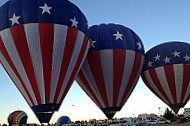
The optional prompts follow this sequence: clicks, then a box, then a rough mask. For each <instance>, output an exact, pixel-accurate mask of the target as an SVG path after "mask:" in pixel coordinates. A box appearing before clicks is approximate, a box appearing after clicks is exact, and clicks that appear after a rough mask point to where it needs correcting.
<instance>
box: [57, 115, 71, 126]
mask: <svg viewBox="0 0 190 126" xmlns="http://www.w3.org/2000/svg"><path fill="white" fill-rule="evenodd" d="M69 123H71V119H70V118H69V117H68V116H61V117H60V118H59V119H58V120H57V123H56V126H63V125H64V124H69Z"/></svg>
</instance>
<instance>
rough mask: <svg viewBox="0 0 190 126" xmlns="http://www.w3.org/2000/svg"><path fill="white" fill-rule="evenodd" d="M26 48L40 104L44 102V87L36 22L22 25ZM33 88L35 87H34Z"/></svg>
mask: <svg viewBox="0 0 190 126" xmlns="http://www.w3.org/2000/svg"><path fill="white" fill-rule="evenodd" d="M24 29H25V33H26V39H27V43H28V48H29V51H30V56H31V59H32V64H33V68H34V72H35V77H36V81H37V85H38V88H39V92H40V98H41V102H42V104H45V89H44V79H43V78H44V77H43V65H42V54H41V44H40V33H39V26H38V23H31V24H25V25H24ZM34 90H35V89H34Z"/></svg>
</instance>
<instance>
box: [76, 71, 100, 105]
mask: <svg viewBox="0 0 190 126" xmlns="http://www.w3.org/2000/svg"><path fill="white" fill-rule="evenodd" d="M81 72H82V71H81ZM76 80H77V83H78V84H79V85H80V87H81V88H82V89H83V90H84V91H85V93H86V94H87V95H88V96H89V97H90V98H91V100H92V101H93V102H94V103H95V104H96V105H97V106H98V102H97V101H96V100H95V98H94V97H93V95H92V92H90V91H89V90H88V88H87V87H86V86H85V85H84V82H83V81H82V80H81V79H80V77H78V76H77V77H76ZM98 107H99V108H100V107H101V106H98Z"/></svg>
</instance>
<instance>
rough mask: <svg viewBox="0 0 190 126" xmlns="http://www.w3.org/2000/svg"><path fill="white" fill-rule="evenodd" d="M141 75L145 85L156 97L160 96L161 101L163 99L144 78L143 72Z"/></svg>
mask: <svg viewBox="0 0 190 126" xmlns="http://www.w3.org/2000/svg"><path fill="white" fill-rule="evenodd" d="M141 77H142V79H143V81H144V83H145V85H146V86H147V87H148V88H149V89H150V90H151V91H152V92H153V93H154V94H155V95H156V96H157V97H158V98H160V99H161V100H162V101H164V99H162V97H160V96H159V95H158V94H157V93H156V91H155V90H154V89H153V88H152V87H151V86H150V83H149V82H148V80H147V79H146V76H145V72H144V73H142V74H141Z"/></svg>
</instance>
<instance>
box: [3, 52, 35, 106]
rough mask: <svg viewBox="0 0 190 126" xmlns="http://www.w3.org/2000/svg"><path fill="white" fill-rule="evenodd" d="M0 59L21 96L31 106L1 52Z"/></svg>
mask: <svg viewBox="0 0 190 126" xmlns="http://www.w3.org/2000/svg"><path fill="white" fill-rule="evenodd" d="M0 59H1V63H2V64H3V66H4V67H5V69H6V71H7V72H8V74H9V76H10V77H11V78H12V79H13V81H14V83H15V85H16V86H17V87H18V88H19V90H20V91H21V92H22V94H23V96H24V97H25V98H26V101H27V102H28V104H29V106H32V102H31V101H30V99H29V97H28V95H27V93H26V91H25V90H24V88H23V86H22V84H21V82H20V80H19V79H18V78H17V76H16V74H15V73H14V71H13V70H12V68H11V66H10V65H9V63H8V62H7V61H6V59H5V58H4V56H3V55H2V53H1V52H0Z"/></svg>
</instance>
